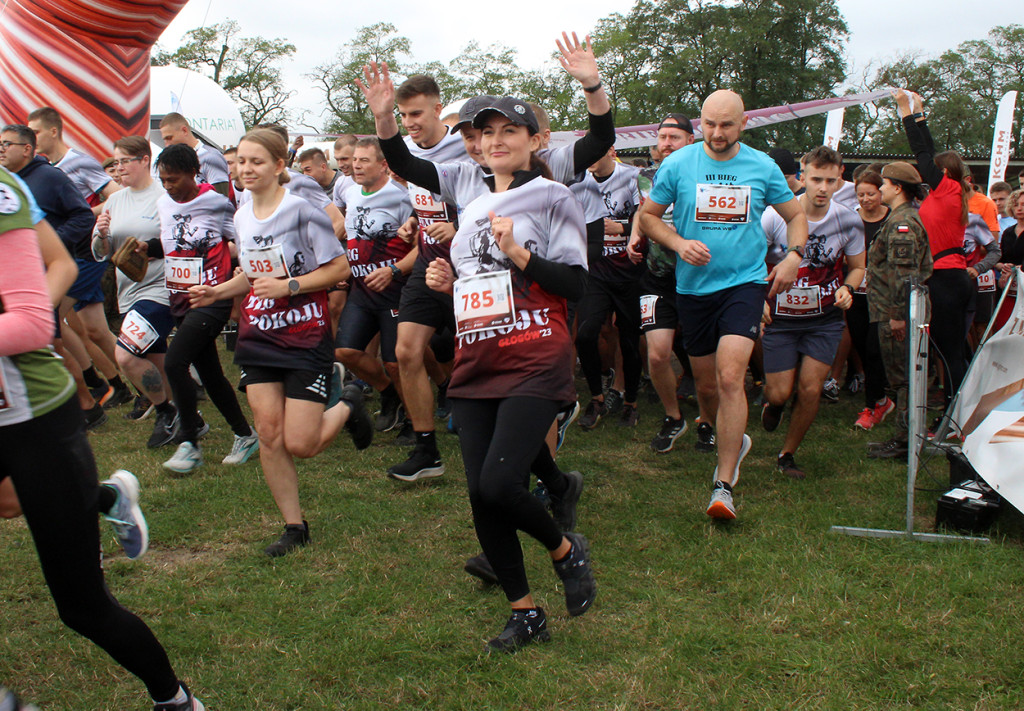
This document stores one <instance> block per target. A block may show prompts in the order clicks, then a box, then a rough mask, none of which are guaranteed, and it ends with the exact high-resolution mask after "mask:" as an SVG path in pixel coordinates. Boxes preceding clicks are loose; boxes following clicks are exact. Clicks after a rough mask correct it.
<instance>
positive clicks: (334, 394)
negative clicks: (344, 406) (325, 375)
mask: <svg viewBox="0 0 1024 711" xmlns="http://www.w3.org/2000/svg"><path fill="white" fill-rule="evenodd" d="M344 386H345V366H344V365H342V364H341V363H339V362H338V361H334V368H333V369H332V371H331V390H330V392H329V393H328V395H327V404H326V405H325V406H324V409H325V410H330V409H331V408H332V407H334V406H335V405H337V404H338V403H339V402H341V390H342V388H343V387H344Z"/></svg>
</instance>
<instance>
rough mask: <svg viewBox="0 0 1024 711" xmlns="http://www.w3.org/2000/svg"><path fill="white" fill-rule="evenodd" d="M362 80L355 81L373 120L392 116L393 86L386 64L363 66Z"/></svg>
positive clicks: (374, 63)
mask: <svg viewBox="0 0 1024 711" xmlns="http://www.w3.org/2000/svg"><path fill="white" fill-rule="evenodd" d="M363 80H364V81H360V80H359V79H358V78H357V79H356V86H358V87H359V88H360V89H361V90H362V92H363V96H364V97H366V104H367V105H368V106H369V107H370V111H371V112H373V116H374V118H378V117H381V116H394V112H395V85H394V84H393V83H392V82H391V75H390V73H389V72H388V63H387V62H381V63H380V64H377V63H376V62H370V63H369V64H365V65H363Z"/></svg>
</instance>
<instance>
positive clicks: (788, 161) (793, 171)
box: [768, 148, 800, 175]
mask: <svg viewBox="0 0 1024 711" xmlns="http://www.w3.org/2000/svg"><path fill="white" fill-rule="evenodd" d="M768 157H769V158H771V159H772V160H773V161H775V165H777V166H779V170H781V171H782V174H783V175H799V173H800V166H799V165H797V163H796V158H794V157H793V153H792V151H790V150H789V149H787V148H773V149H771V150H770V151H768Z"/></svg>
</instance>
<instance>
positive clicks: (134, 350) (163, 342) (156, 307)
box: [117, 299, 174, 358]
mask: <svg viewBox="0 0 1024 711" xmlns="http://www.w3.org/2000/svg"><path fill="white" fill-rule="evenodd" d="M133 311H134V312H135V313H137V314H138V315H139V316H141V317H142V318H144V319H145V320H146V321H147V322H148V323H149V324H150V326H152V327H153V330H155V331H156V336H157V337H156V340H154V341H153V342H152V343H151V344H149V345H148V346H147V347H145V348H142V349H139V348H138V347H137V346H138V345H144V344H143V343H140V342H139V333H138V332H132V333H129V330H133V331H134V329H130V326H129V316H130V315H131V313H132V312H133ZM173 329H174V318H173V317H172V316H171V307H170V306H167V305H166V304H158V303H157V302H155V301H147V300H145V299H143V300H142V301H136V302H135V303H134V304H132V307H131V308H130V309H129V310H128V311H127V312H126V313H125V315H124V320H123V321H122V322H121V332H120V333H119V334H118V336H117V345H118V346H120V347H121V348H124V349H125V350H126V351H128V352H129V353H131V354H132V355H133V356H137V357H139V358H144V357H146V356H148V355H154V354H159V353H166V352H167V337H168V336H169V335H171V331H172V330H173ZM147 330H148V329H147Z"/></svg>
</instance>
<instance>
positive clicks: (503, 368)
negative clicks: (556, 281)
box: [448, 177, 587, 402]
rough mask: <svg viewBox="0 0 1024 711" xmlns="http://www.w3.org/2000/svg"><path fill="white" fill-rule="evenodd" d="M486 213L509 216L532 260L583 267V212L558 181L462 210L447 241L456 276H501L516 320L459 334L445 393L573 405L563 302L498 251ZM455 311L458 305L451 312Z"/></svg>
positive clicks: (531, 184) (488, 196) (485, 198)
mask: <svg viewBox="0 0 1024 711" xmlns="http://www.w3.org/2000/svg"><path fill="white" fill-rule="evenodd" d="M492 211H493V212H494V213H495V214H496V215H498V216H501V217H507V218H510V219H511V220H512V222H513V231H512V234H513V237H514V239H515V241H516V242H517V243H518V244H520V245H522V246H523V247H525V248H526V249H528V250H530V251H531V252H533V253H534V254H536V255H537V256H538V257H543V258H545V259H548V260H550V261H554V262H560V263H563V264H570V265H578V266H582V267H583V268H586V266H587V238H586V225H585V224H584V222H583V210H582V208H581V207H580V204H579V202H578V201H577V200H576V198H574V197H573V195H572V193H571V192H570V191H569V188H567V187H565V186H564V185H562V184H561V183H556V182H553V181H550V180H546V179H544V178H541V177H535V178H533V179H532V180H529V181H528V182H526V183H523V184H520V185H518V186H517V187H513V188H511V189H509V190H506V191H504V192H500V193H492V192H487V193H485V194H483V195H480V196H479V197H477V198H476V199H475V200H473V201H472V202H471V203H470V204H469V205H467V206H466V207H465V209H464V210H463V213H462V217H461V222H460V225H459V231H458V232H457V233H456V234H455V239H453V240H452V242H451V258H452V263H453V264H454V265H455V273H456V276H457V277H458V278H459V279H462V278H465V277H472V276H474V275H480V274H486V273H496V272H504V271H507V272H508V273H509V277H510V281H511V287H512V289H511V291H512V298H513V304H512V307H513V308H512V310H513V312H514V316H515V323H514V324H512V325H509V326H504V327H500V328H491V329H485V330H481V331H475V332H471V333H464V334H463V335H460V336H458V338H457V339H456V343H457V350H456V352H455V367H454V370H453V372H452V379H451V384H450V385H449V387H448V393H449V395H450V396H452V397H464V398H504V397H508V396H509V395H510V394H513V393H514V394H516V395H526V396H532V397H540V398H544V399H547V400H559V401H563V402H568V401H570V400H574V399H575V398H576V391H575V386H574V384H573V380H572V340H571V338H570V335H569V329H568V326H567V324H566V304H565V299H564V298H562V297H560V296H556V295H555V294H551V293H549V292H547V291H545V290H544V289H543V288H541V286H540V285H539V284H537V283H536V282H534V281H533V280H532V279H530V278H529V277H527V276H526V275H525V274H524V273H523V272H522V271H521V270H520V269H519V268H518V267H516V266H515V264H513V263H512V260H511V259H509V258H508V257H507V256H506V255H505V253H504V252H502V251H501V250H500V249H499V248H498V245H497V243H496V242H495V240H494V235H493V234H492V233H491V221H490V218H489V216H488V213H490V212H492ZM464 298H466V297H464ZM456 300H458V295H457V299H456ZM468 300H469V299H468V298H467V301H468ZM458 309H459V304H456V313H458Z"/></svg>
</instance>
